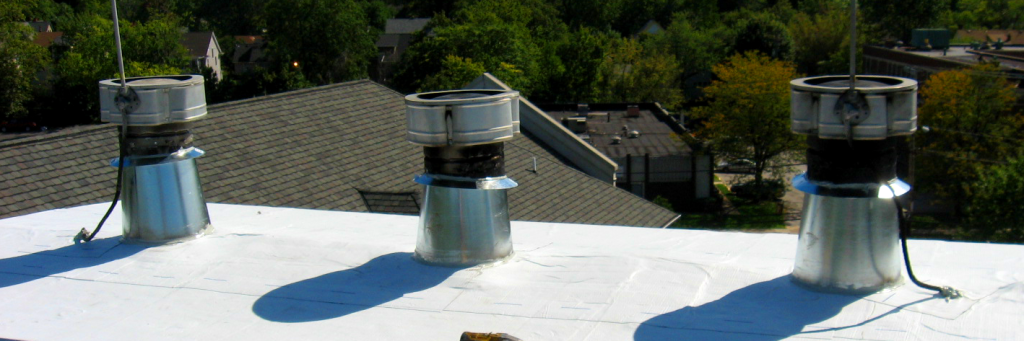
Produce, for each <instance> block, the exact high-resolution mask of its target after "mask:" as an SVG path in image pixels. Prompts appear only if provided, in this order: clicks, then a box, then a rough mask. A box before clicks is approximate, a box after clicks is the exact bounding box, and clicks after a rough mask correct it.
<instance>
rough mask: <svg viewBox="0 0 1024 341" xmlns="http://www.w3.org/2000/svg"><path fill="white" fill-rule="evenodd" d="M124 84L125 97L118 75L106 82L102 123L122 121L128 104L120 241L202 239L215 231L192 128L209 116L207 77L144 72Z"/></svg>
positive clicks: (199, 152)
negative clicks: (204, 191) (200, 177)
mask: <svg viewBox="0 0 1024 341" xmlns="http://www.w3.org/2000/svg"><path fill="white" fill-rule="evenodd" d="M125 83H126V84H127V86H128V87H127V89H126V90H127V95H126V96H120V95H119V91H120V90H121V88H122V87H121V80H120V79H110V80H105V81H101V82H100V110H101V111H100V119H101V120H102V121H103V122H110V123H116V124H118V125H122V124H124V117H122V116H123V115H122V113H121V111H120V110H119V109H118V105H117V102H118V101H122V105H123V104H124V103H125V102H127V109H126V111H127V112H128V114H127V116H128V120H127V134H125V135H124V136H123V137H122V138H123V143H124V144H125V145H124V147H123V148H124V165H123V167H124V175H123V177H122V185H121V193H122V197H121V208H122V211H123V214H124V222H123V226H122V228H123V234H122V239H123V240H125V241H129V242H142V243H166V242H174V241H182V240H188V239H192V238H197V237H200V236H202V235H203V234H205V233H207V232H209V231H211V230H212V227H211V226H210V215H209V213H208V212H207V209H206V200H205V199H204V198H203V191H202V189H201V188H200V184H199V172H198V170H197V168H196V161H195V159H196V158H197V157H200V156H202V155H203V154H204V152H203V151H202V150H201V149H199V148H196V147H194V146H193V145H192V142H193V135H192V131H191V129H192V127H193V126H194V124H195V122H196V121H197V120H199V119H202V118H203V117H205V116H206V94H205V92H204V89H203V77H202V76H198V75H184V76H155V77H138V78H128V79H126V80H125ZM118 130H119V131H124V130H122V129H118ZM118 162H119V159H114V160H113V161H112V162H111V165H113V166H115V167H116V166H118Z"/></svg>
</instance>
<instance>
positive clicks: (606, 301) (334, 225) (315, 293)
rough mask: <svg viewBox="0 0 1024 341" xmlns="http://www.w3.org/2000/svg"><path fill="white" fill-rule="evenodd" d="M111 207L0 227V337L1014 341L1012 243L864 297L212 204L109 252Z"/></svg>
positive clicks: (606, 256) (744, 276)
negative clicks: (423, 249)
mask: <svg viewBox="0 0 1024 341" xmlns="http://www.w3.org/2000/svg"><path fill="white" fill-rule="evenodd" d="M105 205H106V204H94V205H88V206H80V207H74V208H67V209H57V210H51V211H45V212H40V213H34V214H30V215H24V216H18V217H13V218H7V219H3V220H0V236H2V238H0V321H2V323H0V338H12V339H26V340H140V339H141V340H180V339H196V340H223V339H239V340H282V339H287V340H307V339H309V340H312V339H346V340H458V339H459V335H460V334H461V333H462V332H464V331H475V332H503V333H508V334H511V335H514V336H516V337H519V338H521V339H523V340H531V341H532V340H723V339H729V340H779V339H844V340H909V339H919V340H964V339H971V340H1019V339H1024V247H1022V246H1020V245H1000V244H979V243H958V242H945V241H926V240H912V241H911V243H910V250H911V252H912V257H913V259H914V265H915V270H916V273H917V275H918V277H919V278H921V279H923V280H925V281H928V282H932V283H936V284H945V285H951V286H954V287H956V288H958V289H961V290H963V291H965V292H966V293H967V295H968V296H969V297H968V298H964V299H958V300H953V301H948V302H947V301H945V300H943V299H942V298H939V297H936V296H934V295H933V293H931V292H928V291H925V290H922V289H919V288H917V287H914V286H913V285H911V284H904V285H902V286H900V287H897V288H894V289H891V290H887V291H883V292H879V293H876V294H873V295H868V296H845V295H832V294H823V293H817V292H811V291H807V290H804V289H802V288H800V287H797V286H795V285H794V284H793V283H791V282H790V280H789V277H788V274H789V272H790V270H791V268H792V266H793V256H794V253H795V250H796V244H797V237H796V236H794V235H781V234H749V233H738V232H714V231H700V230H671V229H644V228H630V227H622V226H597V225H576V224H558V223H534V222H521V221H515V222H513V223H512V238H513V241H514V243H515V249H516V254H515V256H514V257H513V258H512V259H510V260H508V261H507V262H505V263H501V264H495V265H488V266H477V267H470V268H463V269H459V268H444V267H430V266H426V265H422V264H419V263H416V262H415V261H413V260H412V258H411V252H412V251H413V249H414V244H415V240H416V230H417V221H418V220H417V219H418V218H417V217H414V216H401V215H383V214H372V213H354V212H337V211H322V210H308V209H294V208H276V207H265V206H242V205H225V204H210V205H209V209H210V215H211V219H212V221H213V224H214V227H215V231H214V232H213V233H212V234H211V235H208V236H205V237H203V238H200V239H198V240H193V241H189V242H185V243H179V244H171V245H164V246H150V247H145V246H140V245H127V244H119V243H118V236H119V234H120V223H121V219H120V215H119V214H114V215H113V216H112V217H111V219H110V221H109V222H108V223H107V226H106V228H104V229H103V230H102V232H101V233H100V235H99V237H98V238H97V240H95V241H93V242H91V243H88V244H84V245H75V244H72V241H71V238H72V236H74V235H75V233H76V232H77V231H78V230H79V229H80V228H82V227H86V226H89V225H90V224H92V223H93V222H95V221H98V220H99V218H100V216H101V215H102V214H103V211H104V210H105V209H106V206H105Z"/></svg>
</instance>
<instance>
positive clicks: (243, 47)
mask: <svg viewBox="0 0 1024 341" xmlns="http://www.w3.org/2000/svg"><path fill="white" fill-rule="evenodd" d="M266 48H267V41H266V40H265V39H263V37H262V36H235V51H234V53H233V54H232V55H231V62H232V64H234V70H233V71H234V72H235V73H239V74H241V73H248V72H252V71H253V70H255V69H256V68H265V67H267V66H269V60H267V54H266Z"/></svg>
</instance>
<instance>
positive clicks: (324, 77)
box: [266, 0, 378, 85]
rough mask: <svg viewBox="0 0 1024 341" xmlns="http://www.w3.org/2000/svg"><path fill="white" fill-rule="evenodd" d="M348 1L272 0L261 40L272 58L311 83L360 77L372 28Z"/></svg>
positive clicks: (369, 56) (369, 55)
mask: <svg viewBox="0 0 1024 341" xmlns="http://www.w3.org/2000/svg"><path fill="white" fill-rule="evenodd" d="M369 27H371V26H370V24H369V22H368V20H367V17H366V15H365V14H364V13H363V12H362V7H360V6H359V5H358V4H357V3H355V2H354V1H352V0H333V1H324V0H272V1H271V2H270V3H269V4H268V5H267V34H266V35H267V40H268V41H269V42H270V47H271V49H272V53H273V54H274V56H275V57H276V59H277V60H278V62H283V63H286V64H292V65H293V66H294V67H298V68H299V70H300V71H301V72H302V74H303V75H305V78H306V79H309V80H310V81H312V82H314V83H316V84H320V85H323V84H330V83H334V82H340V81H346V80H352V79H358V78H363V77H366V75H367V74H368V68H369V66H370V64H371V63H372V60H373V58H374V57H375V56H376V47H375V44H374V42H375V41H376V39H377V33H378V31H377V30H372V29H369Z"/></svg>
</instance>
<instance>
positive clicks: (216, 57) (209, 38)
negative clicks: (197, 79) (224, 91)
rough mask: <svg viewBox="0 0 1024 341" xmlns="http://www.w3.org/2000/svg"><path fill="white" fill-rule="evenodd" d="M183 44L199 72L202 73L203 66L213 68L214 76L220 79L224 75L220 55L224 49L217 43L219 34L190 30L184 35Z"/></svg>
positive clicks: (193, 66) (194, 67)
mask: <svg viewBox="0 0 1024 341" xmlns="http://www.w3.org/2000/svg"><path fill="white" fill-rule="evenodd" d="M181 44H182V45H184V46H185V48H186V49H188V53H189V56H190V57H192V63H191V65H190V66H191V67H192V68H193V70H194V71H196V72H197V73H202V69H203V67H208V68H210V69H212V70H213V77H214V78H216V79H217V80H218V81H219V80H221V78H223V77H224V73H223V70H222V69H221V63H220V55H221V54H223V53H224V50H223V49H221V48H220V44H219V43H217V35H216V34H214V33H213V32H212V31H210V32H188V33H185V35H184V36H183V37H182V40H181Z"/></svg>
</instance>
